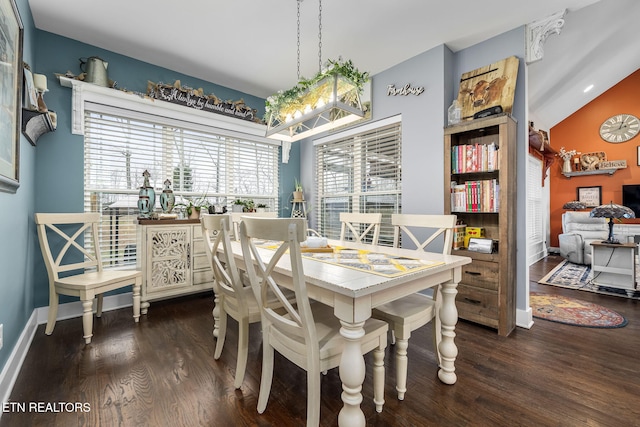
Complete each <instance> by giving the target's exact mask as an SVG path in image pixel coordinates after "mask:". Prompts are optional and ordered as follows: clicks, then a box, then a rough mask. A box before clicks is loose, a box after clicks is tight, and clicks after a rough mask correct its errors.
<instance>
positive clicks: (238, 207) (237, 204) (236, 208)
mask: <svg viewBox="0 0 640 427" xmlns="http://www.w3.org/2000/svg"><path fill="white" fill-rule="evenodd" d="M231 212H244V201H243V200H242V199H235V200H234V201H233V206H232V207H231Z"/></svg>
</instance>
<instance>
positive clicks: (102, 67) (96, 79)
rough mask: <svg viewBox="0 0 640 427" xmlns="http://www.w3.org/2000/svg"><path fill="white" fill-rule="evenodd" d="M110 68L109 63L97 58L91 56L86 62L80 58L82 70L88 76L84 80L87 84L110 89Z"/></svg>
mask: <svg viewBox="0 0 640 427" xmlns="http://www.w3.org/2000/svg"><path fill="white" fill-rule="evenodd" d="M108 66H109V63H108V62H105V61H103V60H102V59H101V58H98V57H97V56H91V57H89V58H88V59H86V60H84V59H83V58H80V70H82V72H83V73H86V74H87V75H86V76H85V78H84V81H85V82H87V83H93V84H96V85H98V86H104V87H109V77H107V67H108Z"/></svg>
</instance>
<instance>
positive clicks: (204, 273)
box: [193, 267, 213, 289]
mask: <svg viewBox="0 0 640 427" xmlns="http://www.w3.org/2000/svg"><path fill="white" fill-rule="evenodd" d="M203 284H209V285H211V288H212V289H213V272H212V271H211V268H210V267H207V268H203V269H201V270H195V271H194V272H193V286H197V285H203Z"/></svg>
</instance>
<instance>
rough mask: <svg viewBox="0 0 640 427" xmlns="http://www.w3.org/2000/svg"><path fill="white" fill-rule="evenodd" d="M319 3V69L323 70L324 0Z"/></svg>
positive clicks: (319, 0)
mask: <svg viewBox="0 0 640 427" xmlns="http://www.w3.org/2000/svg"><path fill="white" fill-rule="evenodd" d="M318 4H319V8H318V69H319V70H320V72H322V0H318Z"/></svg>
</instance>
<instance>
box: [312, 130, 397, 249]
mask: <svg viewBox="0 0 640 427" xmlns="http://www.w3.org/2000/svg"><path fill="white" fill-rule="evenodd" d="M315 149H316V161H317V164H316V176H317V179H318V182H317V189H318V191H317V212H318V213H317V217H318V228H319V230H318V231H319V232H320V233H321V234H322V235H323V236H327V237H329V238H334V239H337V238H339V237H340V225H341V224H340V212H360V213H382V214H383V215H382V222H383V224H382V228H381V232H380V240H379V243H380V244H387V245H391V244H392V243H393V228H392V227H391V214H392V213H398V212H400V209H401V206H400V204H401V183H402V169H401V161H402V132H401V125H400V123H399V122H395V123H392V124H385V125H382V126H380V127H377V128H373V129H370V130H366V131H363V132H361V133H358V134H355V135H349V136H346V137H343V138H340V137H338V138H337V139H334V140H332V141H326V142H324V141H323V142H322V143H319V144H317V145H316V147H315Z"/></svg>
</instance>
